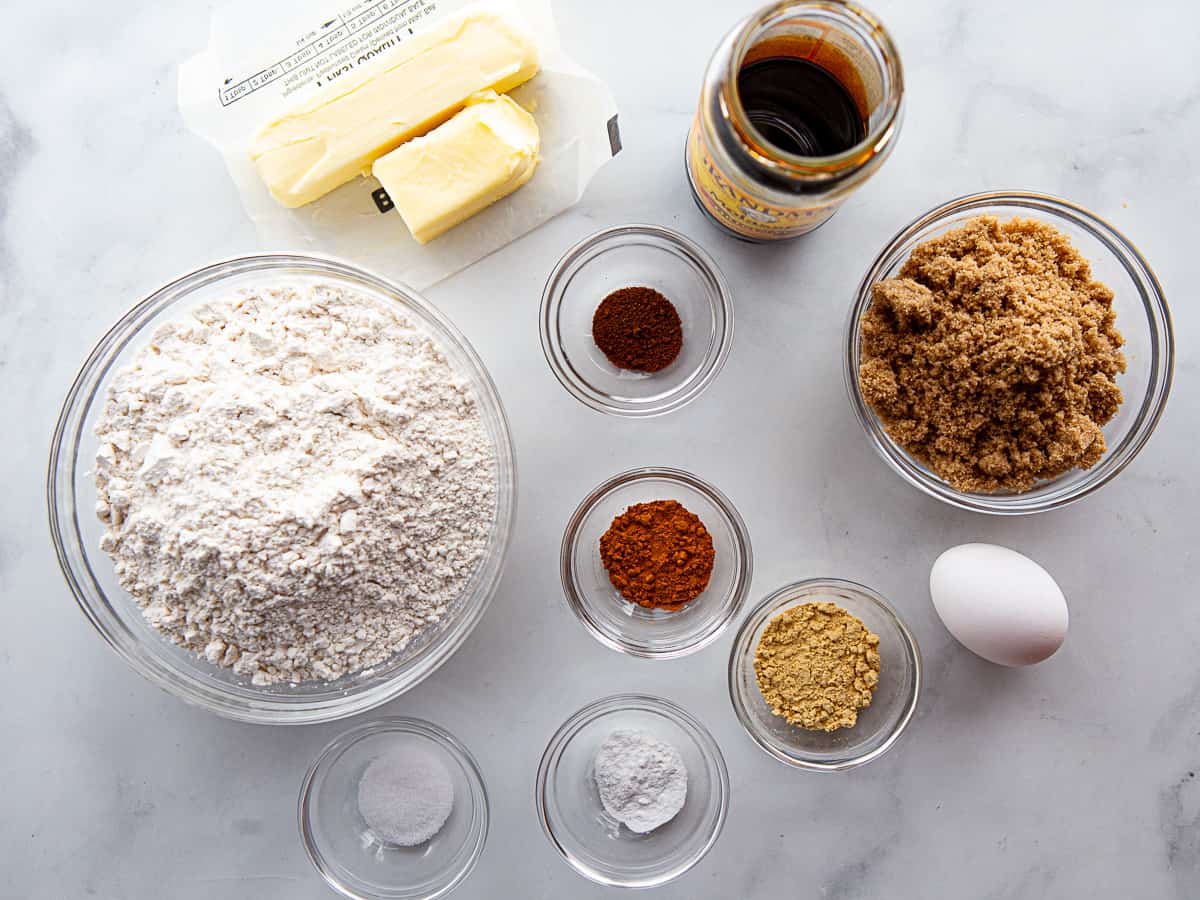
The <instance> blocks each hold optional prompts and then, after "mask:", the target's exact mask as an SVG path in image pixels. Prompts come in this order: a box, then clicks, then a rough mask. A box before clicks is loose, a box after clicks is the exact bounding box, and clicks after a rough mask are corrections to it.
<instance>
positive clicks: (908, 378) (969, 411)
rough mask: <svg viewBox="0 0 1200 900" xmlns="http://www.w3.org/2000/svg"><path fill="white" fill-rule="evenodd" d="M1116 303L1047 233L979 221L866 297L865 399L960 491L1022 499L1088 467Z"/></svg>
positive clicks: (1112, 398)
mask: <svg viewBox="0 0 1200 900" xmlns="http://www.w3.org/2000/svg"><path fill="white" fill-rule="evenodd" d="M1112 299H1113V293H1112V291H1111V290H1109V288H1107V287H1105V286H1104V285H1103V284H1101V283H1100V282H1098V281H1093V280H1092V277H1091V270H1090V267H1089V266H1088V263H1087V260H1085V259H1084V258H1083V257H1082V256H1081V255H1080V254H1079V252H1078V251H1077V250H1076V249H1075V248H1074V247H1073V246H1072V245H1071V242H1070V240H1069V239H1068V238H1067V236H1066V235H1064V234H1062V233H1061V232H1059V231H1057V230H1056V229H1054V228H1053V227H1051V226H1050V225H1047V224H1045V223H1043V222H1038V221H1034V220H1031V219H1012V220H1011V221H1007V222H1003V223H1001V222H1000V221H999V220H997V219H996V218H995V217H993V216H983V217H980V218H977V219H973V220H971V221H970V222H968V223H967V224H965V225H963V226H962V227H960V228H955V229H954V230H952V231H949V232H947V233H946V234H944V235H941V236H940V237H936V238H933V239H931V240H928V241H925V242H924V243H921V244H918V245H917V247H916V248H915V249H914V250H913V251H912V254H911V255H910V256H909V258H908V260H907V261H906V262H905V263H904V265H903V267H902V268H901V269H900V273H899V277H897V278H890V279H887V280H885V281H881V282H879V283H878V284H876V285H875V286H874V287H873V288H872V303H871V307H870V308H869V309H868V310H867V312H866V313H865V314H864V315H863V319H862V362H861V365H860V368H859V384H860V386H861V388H862V392H863V397H864V398H865V399H866V401H867V403H868V404H870V406H871V408H872V409H874V411H875V413H876V414H877V415H878V416H879V418H880V420H881V421H882V423H883V426H884V428H885V429H886V430H887V432H888V434H889V435H891V437H892V439H893V440H895V441H896V443H898V444H899V445H900V446H901V447H903V448H904V449H905V450H907V451H908V452H909V453H911V454H912V455H913V456H914V457H916V458H917V459H918V460H920V461H921V462H922V463H924V464H925V465H927V466H928V467H929V468H930V469H932V470H933V471H934V472H935V473H936V474H937V475H938V476H939V477H941V478H943V479H945V480H946V481H947V482H949V484H950V485H951V486H952V487H954V488H955V489H956V490H960V491H975V492H992V491H1001V490H1007V491H1025V490H1028V489H1029V488H1030V487H1032V486H1033V485H1034V484H1035V483H1036V482H1038V481H1040V480H1043V479H1047V478H1054V477H1056V476H1058V475H1061V474H1062V473H1064V472H1067V471H1069V470H1071V469H1074V468H1076V467H1079V468H1085V469H1086V468H1090V467H1091V466H1092V465H1094V464H1095V463H1096V462H1097V461H1098V460H1099V459H1100V458H1101V457H1102V456H1103V455H1104V452H1105V450H1106V445H1105V441H1104V435H1103V433H1102V432H1101V426H1103V425H1104V424H1105V423H1106V422H1108V421H1109V420H1110V419H1111V418H1112V417H1113V416H1114V415H1116V412H1117V408H1118V407H1119V406H1120V404H1121V399H1122V398H1121V391H1120V389H1119V388H1118V387H1117V385H1116V376H1117V374H1118V373H1120V372H1124V371H1125V357H1124V355H1123V354H1122V353H1121V352H1120V347H1121V345H1122V344H1123V343H1124V339H1123V338H1122V337H1121V334H1120V332H1118V331H1117V329H1116V327H1115V319H1116V315H1115V313H1114V312H1113V308H1112Z"/></svg>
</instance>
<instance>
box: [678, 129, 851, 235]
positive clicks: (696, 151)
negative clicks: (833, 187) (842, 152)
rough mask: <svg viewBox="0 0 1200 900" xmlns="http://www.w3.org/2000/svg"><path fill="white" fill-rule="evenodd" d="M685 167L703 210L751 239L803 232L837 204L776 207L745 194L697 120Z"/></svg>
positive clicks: (829, 214)
mask: <svg viewBox="0 0 1200 900" xmlns="http://www.w3.org/2000/svg"><path fill="white" fill-rule="evenodd" d="M687 167H688V175H689V177H690V178H691V181H692V188H693V190H694V191H695V194H696V199H697V200H699V202H700V205H701V206H702V207H703V208H704V210H705V212H707V213H708V214H709V215H710V216H711V217H712V218H713V219H714V220H715V221H716V222H718V223H719V224H721V225H724V226H725V227H726V228H728V229H729V230H730V231H732V232H734V233H735V234H740V235H742V236H743V237H747V238H750V239H751V240H756V241H764V240H765V241H778V240H785V239H787V238H793V237H798V236H799V235H802V234H806V233H808V232H810V231H812V230H813V229H814V228H816V227H817V226H818V225H821V224H823V223H824V222H825V221H826V220H828V219H829V217H830V216H832V215H833V214H834V212H836V211H837V208H838V206H839V204H837V203H822V204H816V205H806V206H778V205H776V204H773V203H768V202H766V201H765V200H763V199H762V198H761V197H756V196H754V195H753V194H751V193H748V192H747V191H746V190H744V189H742V188H741V187H739V186H738V185H737V184H736V183H735V181H734V179H733V178H732V177H731V176H730V175H729V173H727V172H724V171H722V169H721V168H720V166H718V165H717V163H716V162H715V161H714V160H713V156H712V153H710V152H709V149H708V142H707V141H706V140H705V139H704V137H703V135H702V134H701V129H700V122H699V119H697V120H696V121H694V122H693V123H692V130H691V133H690V134H689V135H688V148H687Z"/></svg>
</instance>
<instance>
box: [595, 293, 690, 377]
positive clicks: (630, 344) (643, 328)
mask: <svg viewBox="0 0 1200 900" xmlns="http://www.w3.org/2000/svg"><path fill="white" fill-rule="evenodd" d="M592 340H594V341H595V342H596V346H597V347H599V348H600V350H601V352H603V353H604V355H605V356H607V357H608V361H609V362H611V363H612V364H613V365H614V366H616V367H617V368H618V369H631V370H633V371H637V372H658V371H659V370H661V369H665V368H666V367H667V366H669V365H670V364H671V363H673V362H674V361H675V358H676V357H677V356H679V351H680V349H681V348H682V347H683V324H682V323H681V322H680V320H679V313H678V312H677V311H676V310H675V306H674V305H673V304H672V303H671V301H670V300H668V299H667V298H666V297H664V296H663V295H662V294H660V293H659V292H658V291H656V290H654V289H653V288H648V287H627V288H621V289H620V290H616V291H613V292H612V293H611V294H609V295H608V296H607V297H605V298H604V299H603V300H601V301H600V305H599V306H598V307H596V313H595V315H593V316H592Z"/></svg>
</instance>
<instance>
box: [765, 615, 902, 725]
mask: <svg viewBox="0 0 1200 900" xmlns="http://www.w3.org/2000/svg"><path fill="white" fill-rule="evenodd" d="M754 674H755V676H756V678H757V679H758V689H759V691H761V692H762V695H763V699H764V700H766V701H767V705H768V706H770V707H771V712H773V713H775V715H777V716H782V717H783V718H784V719H786V720H787V721H788V722H790V723H791V724H792V725H797V726H799V727H800V728H808V729H810V730H813V731H836V730H837V729H839V728H852V727H853V726H854V724H855V723H856V722H857V721H858V711H859V710H860V709H865V708H866V707H868V706H870V705H871V696H872V694H873V693H874V692H875V685H876V684H878V683H879V637H878V635H875V634H873V633H871V632H870V631H869V630H868V629H867V627H866V626H865V625H864V624H863V623H862V621H861V620H860V619H858V618H857V617H856V616H852V615H851V614H850V613H848V612H846V610H844V609H842V608H841V607H840V606H838V605H837V604H836V603H829V602H820V603H803V604H801V605H799V606H793V607H792V608H791V609H788V610H784V611H783V612H781V613H780V614H779V615H777V616H776V617H775V618H773V619H772V620H771V621H770V622H769V623H768V624H767V627H766V629H764V630H763V633H762V637H761V638H759V640H758V647H757V648H756V649H755V651H754Z"/></svg>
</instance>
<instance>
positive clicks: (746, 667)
mask: <svg viewBox="0 0 1200 900" xmlns="http://www.w3.org/2000/svg"><path fill="white" fill-rule="evenodd" d="M821 601H830V602H832V603H836V604H837V605H838V606H840V607H841V608H842V609H844V610H846V612H848V613H850V614H851V615H854V616H857V617H858V618H859V619H861V620H862V623H863V624H864V625H866V626H867V628H868V629H870V630H871V631H872V632H874V633H875V634H877V635H879V684H878V685H877V686H876V688H875V693H874V695H873V696H872V698H871V705H870V706H868V707H867V708H866V709H862V710H859V713H858V722H857V723H856V724H855V725H854V727H853V728H840V729H838V730H837V731H829V732H826V731H810V730H808V729H805V728H797V727H796V726H795V725H789V724H788V722H787V721H786V720H785V719H783V718H782V717H780V716H777V715H775V713H773V712H771V707H769V706H767V702H766V701H765V700H764V699H763V696H762V693H761V692H760V691H759V689H758V679H757V677H756V676H755V674H754V651H755V649H756V648H757V647H758V641H759V638H761V637H762V633H763V631H764V630H765V629H766V627H767V625H768V623H769V622H770V621H771V620H772V619H774V618H775V616H777V615H778V614H779V613H781V612H783V611H784V610H787V609H791V608H792V607H794V606H799V605H801V604H802V603H815V602H821ZM920 693H921V654H920V653H919V652H918V650H917V642H916V640H915V639H914V638H913V636H912V632H910V631H909V630H908V628H907V627H906V626H905V624H904V623H903V622H902V621H901V620H900V617H899V615H897V613H896V611H895V610H894V609H893V608H892V607H891V606H890V605H889V604H888V602H887V601H886V600H884V599H883V598H882V597H880V596H879V595H878V594H877V593H875V592H874V591H873V590H871V589H870V588H868V587H864V586H863V585H861V584H855V583H854V582H853V581H843V580H841V579H839V578H813V579H810V580H808V581H798V582H796V583H795V584H789V585H785V586H784V587H781V588H780V589H779V590H777V591H775V592H774V593H773V594H771V595H770V596H769V597H767V598H766V599H765V600H763V601H762V602H761V603H760V604H758V606H756V607H755V608H754V610H753V611H752V612H751V613H750V615H749V616H747V617H746V621H745V622H743V623H742V627H741V628H740V629H739V630H738V633H737V637H736V638H735V639H734V642H733V650H732V651H731V652H730V654H729V698H730V700H732V701H733V710H734V712H735V713H737V717H738V721H739V722H741V723H742V727H743V728H745V729H746V733H747V734H749V735H750V737H751V738H752V739H753V740H754V742H755V743H756V744H758V746H760V747H762V748H763V749H764V750H766V751H767V753H769V754H771V756H773V757H775V758H776V759H778V760H779V761H780V762H784V763H787V764H788V765H790V766H796V767H797V768H800V769H811V770H813V771H817V772H841V771H845V770H847V769H853V768H855V767H857V766H861V765H863V764H865V763H869V762H871V761H872V760H874V759H878V758H879V757H880V756H882V755H883V754H884V753H886V752H887V751H888V750H889V749H891V747H892V746H893V745H894V744H895V743H896V740H897V739H898V738H899V737H900V734H901V733H902V732H903V731H904V729H905V727H906V726H907V725H908V723H909V721H910V720H911V719H912V717H913V713H914V712H916V709H917V698H918V696H919V694H920Z"/></svg>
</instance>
